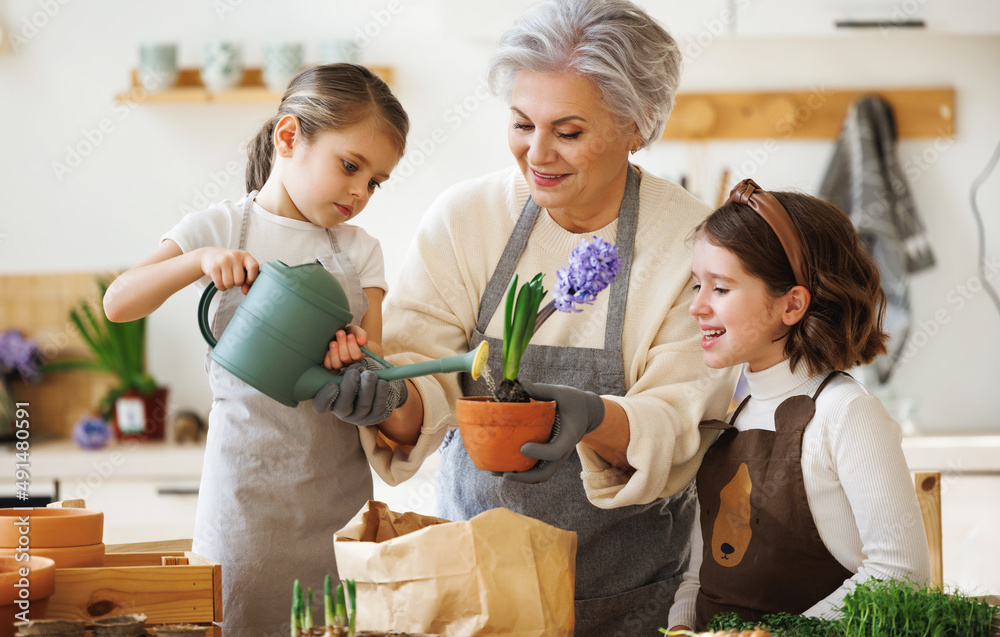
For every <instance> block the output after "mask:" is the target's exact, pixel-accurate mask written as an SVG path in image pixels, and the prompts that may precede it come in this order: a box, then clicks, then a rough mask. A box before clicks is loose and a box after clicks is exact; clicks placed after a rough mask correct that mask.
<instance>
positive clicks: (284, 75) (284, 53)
mask: <svg viewBox="0 0 1000 637" xmlns="http://www.w3.org/2000/svg"><path fill="white" fill-rule="evenodd" d="M303 59H304V55H303V47H302V44H300V43H297V42H295V43H285V44H265V45H264V64H263V68H262V72H263V76H264V84H266V85H267V88H268V89H270V90H272V91H274V92H275V93H284V92H285V89H286V88H287V87H288V83H289V82H291V81H292V79H293V78H294V77H295V76H296V75H298V74H299V72H300V71H301V70H302V66H303Z"/></svg>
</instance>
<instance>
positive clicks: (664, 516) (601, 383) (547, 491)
mask: <svg viewBox="0 0 1000 637" xmlns="http://www.w3.org/2000/svg"><path fill="white" fill-rule="evenodd" d="M539 210H540V209H539V207H538V205H537V204H535V202H534V201H533V200H532V199H531V198H530V197H529V198H528V201H527V203H526V204H525V205H524V209H523V210H522V212H521V217H520V218H519V219H518V222H517V225H516V226H515V228H514V231H513V233H512V234H511V237H510V239H509V240H508V242H507V247H506V248H505V250H504V253H503V255H502V256H501V258H500V262H499V263H498V264H497V267H496V270H495V271H494V273H493V277H492V278H491V279H490V282H489V284H488V285H487V286H486V291H485V292H484V293H483V297H482V299H481V301H480V304H479V317H478V323H477V325H476V330H475V331H474V332H473V335H472V338H471V339H470V343H469V348H470V349H472V348H474V347H476V346H477V345H478V344H479V343H480V341H482V340H483V339H484V338H485V339H486V340H487V341H489V343H490V362H489V365H490V369H499V368H500V353H501V351H502V347H501V341H500V340H499V339H495V338H492V337H487V336H485V335H484V331H485V330H486V326H487V325H488V324H489V322H490V319H491V318H492V317H493V314H494V312H495V311H496V309H497V307H498V306H499V305H500V300H501V299H502V298H503V296H504V294H505V293H506V290H507V287H508V286H509V285H510V280H511V277H512V276H513V274H514V271H515V269H516V267H517V263H518V261H519V260H520V258H521V254H522V253H523V251H524V247H525V246H526V245H527V243H528V239H529V237H530V235H531V230H532V228H533V227H534V224H535V220H536V219H537V218H538V213H539ZM638 215H639V177H638V174H637V173H636V170H635V168H633V167H632V166H631V165H630V166H629V168H628V177H627V179H626V185H625V196H624V198H623V199H622V204H621V209H620V211H619V216H618V232H617V237H616V241H617V244H618V255H619V258H621V259H622V261H623V265H622V270H621V273H620V274H619V276H618V278H617V280H616V281H615V282H614V284H613V285H612V286H611V289H610V291H609V292H610V294H611V298H610V302H609V304H608V318H607V323H606V326H605V336H604V348H603V349H592V348H581V347H553V346H546V345H529V346H528V348H527V350H526V351H525V353H524V357H523V358H522V359H521V368H520V377H521V378H522V379H527V380H530V381H534V382H540V383H553V384H560V385H570V386H572V387H576V388H578V389H582V390H587V391H592V392H595V393H597V394H599V395H614V396H623V395H624V394H625V392H626V382H625V363H624V359H623V355H622V326H623V325H624V321H625V300H626V295H627V293H628V282H629V271H630V269H631V264H632V254H633V247H634V245H635V231H636V225H637V223H638ZM567 256H568V255H567ZM651 292H652V291H651ZM494 355H495V356H494ZM462 391H463V393H464V394H465V395H466V396H476V395H479V396H482V395H486V394H488V393H489V392H488V390H487V389H486V385H485V382H484V381H483V380H482V379H480V380H478V381H473V380H472V379H471V377H470V376H469V375H468V374H463V375H462ZM652 424H653V423H633V425H635V426H640V427H641V426H652ZM663 462H670V458H663ZM581 471H582V467H581V464H580V457H579V455H578V454H577V452H576V451H574V452H573V454H572V455H571V456H570V458H569V459H568V460H567V461H566V462H565V463H564V464H563V465H562V466H561V467H560V468H559V470H558V471H557V472H556V473H555V475H554V476H553V477H552V478H551V479H550V480H548V481H547V482H543V483H541V484H534V485H532V484H520V483H516V482H511V481H509V480H505V479H503V478H502V477H498V476H494V475H493V474H492V473H490V472H488V471H480V470H479V469H477V468H476V466H475V465H474V464H473V463H472V461H471V460H470V459H469V454H468V452H467V451H466V450H465V445H464V444H463V443H462V438H461V435H460V434H459V432H458V430H457V429H452V430H450V431H449V432H448V434H447V435H446V436H445V439H444V442H443V443H442V447H441V465H440V468H439V469H438V475H437V501H438V510H439V514H440V515H441V516H442V517H444V518H447V519H451V520H467V519H469V518H471V517H473V516H475V515H478V514H479V513H482V512H483V511H487V510H489V509H492V508H496V507H507V508H508V509H511V510H513V511H516V512H518V513H521V514H524V515H528V516H531V517H533V518H536V519H539V520H542V521H544V522H546V523H548V524H551V525H553V526H556V527H559V528H562V529H567V530H570V531H576V533H577V559H576V629H575V634H576V635H578V636H581V637H591V636H593V637H598V636H600V637H614V636H619V635H620V636H622V637H626V636H628V637H631V636H634V635H647V634H648V635H655V634H657V633H656V629H657V628H659V627H661V626H662V627H668V626H667V623H666V622H667V614H668V611H669V610H670V606H671V604H672V603H673V599H674V593H675V592H676V591H677V587H678V585H679V584H680V581H681V575H682V574H683V573H684V571H685V570H686V569H687V565H688V560H689V558H690V550H691V547H690V538H691V529H692V525H693V524H694V513H695V494H694V484H693V482H692V484H691V485H689V486H688V487H687V488H686V489H685V490H684V491H682V492H681V493H679V494H677V495H675V496H673V497H672V498H669V499H662V498H661V499H658V500H655V501H654V502H651V503H650V504H646V505H634V506H625V507H620V508H617V509H600V508H597V507H596V506H594V505H593V504H591V503H590V501H589V500H588V499H587V495H586V493H585V492H584V488H583V482H582V480H581V477H580V473H581Z"/></svg>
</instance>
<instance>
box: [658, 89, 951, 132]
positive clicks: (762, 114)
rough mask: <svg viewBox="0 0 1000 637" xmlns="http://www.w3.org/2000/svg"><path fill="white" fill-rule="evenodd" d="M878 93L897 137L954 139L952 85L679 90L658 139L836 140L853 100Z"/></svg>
mask: <svg viewBox="0 0 1000 637" xmlns="http://www.w3.org/2000/svg"><path fill="white" fill-rule="evenodd" d="M872 94H875V95H879V96H880V97H882V98H883V99H885V100H886V101H888V102H889V103H890V104H892V107H893V110H894V111H895V114H896V127H897V129H898V131H899V137H900V138H902V139H906V138H921V137H954V136H955V91H954V89H951V88H923V89H892V90H879V89H859V90H824V89H821V88H818V89H815V90H812V91H774V92H745V93H679V94H678V95H677V101H676V103H675V105H674V111H673V113H671V115H670V119H669V120H668V121H667V127H666V130H665V131H664V133H663V137H662V139H663V140H665V141H676V140H708V139H768V138H771V139H830V140H833V139H837V137H838V136H839V135H840V129H841V127H842V125H843V123H844V117H845V116H846V115H847V111H848V109H849V108H850V106H851V105H852V104H854V102H856V101H857V100H858V98H860V97H863V96H865V95H872Z"/></svg>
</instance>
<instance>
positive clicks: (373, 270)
mask: <svg viewBox="0 0 1000 637" xmlns="http://www.w3.org/2000/svg"><path fill="white" fill-rule="evenodd" d="M245 204H246V198H245V197H244V198H243V199H241V200H240V201H237V202H232V201H229V200H226V201H221V202H219V203H216V204H213V205H212V206H210V207H208V208H206V209H205V210H199V211H198V212H192V213H191V214H189V215H187V216H185V217H184V218H183V219H181V220H180V222H179V223H178V224H177V225H176V226H174V227H173V228H172V229H171V230H170V231H169V232H167V233H166V234H164V235H163V237H161V238H160V241H163V240H164V239H170V240H171V241H173V242H174V243H176V244H177V245H178V246H179V247H180V249H181V251H182V252H185V253H187V252H190V251H191V250H197V249H198V248H205V247H209V246H214V247H228V248H230V249H232V250H236V249H238V248H239V244H240V228H241V225H242V223H243V208H244V206H245ZM330 230H331V232H333V235H334V237H335V238H336V240H337V246H338V247H339V248H340V251H341V252H343V253H345V254H346V255H347V258H348V259H350V260H351V263H353V264H354V267H355V268H356V269H357V271H358V276H359V278H360V279H361V287H362V288H381V289H382V290H386V291H387V290H388V285H387V284H386V281H385V262H384V260H383V258H382V246H381V245H380V244H379V242H378V240H377V239H375V238H374V237H372V236H371V235H370V234H368V233H367V232H365V231H364V230H363V229H361V228H359V227H357V226H352V225H349V224H346V223H341V224H337V225H335V226H334V227H332V228H330ZM244 249H245V250H246V251H247V252H249V253H250V256H252V257H253V258H254V259H256V260H257V262H258V263H260V264H264V263H266V262H268V261H278V260H280V261H282V262H283V263H284V264H285V265H290V266H295V265H302V264H303V263H311V262H313V261H315V260H316V259H318V258H321V257H325V256H328V255H329V254H330V252H331V251H332V248H331V246H330V240H329V238H327V235H326V228H323V227H321V226H317V225H314V224H312V223H309V222H308V221H298V220H296V219H288V218H286V217H280V216H278V215H275V214H271V213H270V212H268V211H266V210H264V209H263V208H261V207H260V206H259V205H257V203H256V202H254V204H253V207H252V212H251V217H250V225H249V228H248V229H247V242H246V246H245V247H244ZM210 282H211V278H210V277H208V276H207V275H206V276H203V277H202V278H201V279H199V280H198V286H199V287H200V288H204V287H205V286H207V285H208V284H209V283H210ZM217 302H218V296H216V298H215V299H213V300H212V307H211V308H210V310H209V318H210V319H211V317H213V316H214V315H215V306H216V303H217Z"/></svg>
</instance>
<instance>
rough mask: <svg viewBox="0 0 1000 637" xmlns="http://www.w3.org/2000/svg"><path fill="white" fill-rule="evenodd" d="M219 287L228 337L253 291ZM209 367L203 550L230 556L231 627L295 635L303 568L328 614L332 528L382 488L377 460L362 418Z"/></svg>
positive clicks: (198, 530)
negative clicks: (296, 586) (358, 421)
mask: <svg viewBox="0 0 1000 637" xmlns="http://www.w3.org/2000/svg"><path fill="white" fill-rule="evenodd" d="M255 195H256V192H251V193H250V194H249V195H247V199H246V206H245V208H244V211H243V221H242V228H241V230H240V237H239V245H238V246H231V247H233V248H236V249H240V250H243V249H245V248H246V244H247V232H248V229H249V227H250V217H251V214H252V206H253V200H254V197H255ZM327 236H328V237H329V238H330V248H331V255H330V256H329V257H324V258H322V259H319V261H320V263H322V264H323V266H324V267H325V268H326V269H327V270H329V271H330V272H331V273H332V274H333V275H334V276H335V277H336V278H337V280H338V281H339V282H340V283H341V285H342V286H343V288H344V290H345V291H346V292H347V295H348V300H349V302H350V306H351V312H352V313H353V314H354V316H356V317H359V319H360V317H361V316H364V312H365V310H366V309H367V304H368V300H367V297H366V296H365V294H364V291H363V290H362V289H361V283H360V279H359V277H358V273H357V270H356V269H355V267H354V265H353V264H352V263H351V262H350V260H349V259H348V258H347V256H346V255H345V254H343V253H342V252H340V249H339V247H338V245H337V241H336V237H334V236H333V233H332V232H330V231H329V230H327ZM289 265H297V264H293V263H289ZM217 296H218V297H220V300H219V306H218V309H217V311H216V313H215V317H214V319H213V321H212V332H213V333H214V334H215V335H216V336H217V337H218V336H219V335H220V334H221V333H222V331H223V330H224V329H225V328H226V326H227V325H228V324H229V321H230V320H231V319H232V317H233V314H234V313H235V312H236V308H237V307H238V306H239V304H240V302H241V301H242V300H243V294H242V293H241V292H240V289H239V288H233V289H230V290H227V291H225V292H222V293H219V294H217ZM206 366H207V368H208V375H209V383H210V385H211V387H212V395H213V403H212V412H211V414H210V415H209V423H210V426H209V430H208V442H207V447H206V450H205V464H204V470H203V472H202V477H201V487H200V488H199V492H198V513H197V517H196V520H195V530H194V546H193V550H194V552H195V553H198V554H199V555H204V556H205V557H208V558H210V559H212V560H215V561H217V562H219V563H221V564H222V589H223V592H222V601H223V623H222V627H223V629H224V634H226V635H228V636H230V637H271V636H272V635H273V636H276V637H277V636H280V637H285V636H286V635H288V634H289V616H290V613H291V603H292V584H293V582H294V581H295V579H296V578H298V579H300V580H301V582H302V587H303V590H304V589H305V588H306V587H311V588H312V589H313V617H319V618H322V617H323V614H322V613H323V610H322V603H323V595H322V591H323V578H324V577H325V576H326V574H327V573H329V574H330V575H331V576H332V577H333V578H334V580H336V579H337V566H336V562H335V559H334V553H333V533H334V532H335V531H336V530H338V529H339V528H341V527H342V526H343V525H344V524H345V523H347V521H349V520H350V519H351V517H353V516H354V514H355V513H357V512H358V511H359V510H360V509H361V506H362V505H364V503H365V502H366V501H367V500H369V499H370V498H371V497H372V478H371V470H370V469H369V467H368V462H367V460H366V459H365V453H364V450H363V449H362V447H361V442H360V440H359V438H358V431H357V427H355V426H354V425H349V424H346V423H343V422H340V421H338V420H337V419H336V418H334V417H333V415H331V414H317V413H315V412H314V411H313V409H312V404H311V403H310V402H309V401H303V402H302V403H300V404H299V405H298V406H297V407H294V408H292V407H286V406H284V405H282V404H280V403H278V402H277V401H274V400H272V399H270V398H268V397H267V396H265V395H264V394H262V393H260V392H258V391H257V390H256V389H254V388H252V387H250V386H249V385H247V384H246V383H244V382H243V381H241V380H240V379H238V378H236V377H235V376H233V375H232V374H230V373H229V372H228V371H226V370H225V369H223V368H222V367H220V366H219V365H217V364H216V363H215V362H214V361H212V360H211V358H210V357H208V356H206Z"/></svg>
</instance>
